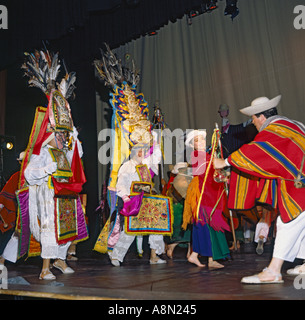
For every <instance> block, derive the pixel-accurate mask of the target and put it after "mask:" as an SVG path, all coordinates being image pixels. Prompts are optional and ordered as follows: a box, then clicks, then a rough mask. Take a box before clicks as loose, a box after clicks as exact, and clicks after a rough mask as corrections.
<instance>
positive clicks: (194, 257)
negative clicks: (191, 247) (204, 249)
mask: <svg viewBox="0 0 305 320" xmlns="http://www.w3.org/2000/svg"><path fill="white" fill-rule="evenodd" d="M187 260H188V262H190V263H193V264H195V265H196V266H198V267H200V268H203V267H205V264H202V263H201V262H200V261H199V259H198V254H196V253H194V252H193V253H192V254H191V255H190V256H189V258H188V259H187Z"/></svg>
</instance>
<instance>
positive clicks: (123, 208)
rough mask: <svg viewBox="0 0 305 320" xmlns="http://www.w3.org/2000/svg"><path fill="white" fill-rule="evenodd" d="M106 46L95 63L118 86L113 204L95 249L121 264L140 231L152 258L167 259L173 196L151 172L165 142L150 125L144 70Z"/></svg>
mask: <svg viewBox="0 0 305 320" xmlns="http://www.w3.org/2000/svg"><path fill="white" fill-rule="evenodd" d="M106 48H107V51H106V52H103V51H102V54H103V56H102V61H95V67H96V69H97V71H98V74H99V76H100V77H101V79H102V80H103V81H104V83H105V85H107V86H110V87H112V89H113V92H112V93H111V94H110V95H111V99H110V103H111V106H112V108H113V116H112V124H111V128H112V130H113V133H112V137H111V138H112V140H111V142H112V159H111V170H110V178H109V185H108V190H109V194H108V199H109V206H110V208H111V209H110V217H109V219H108V220H107V222H106V224H105V225H104V227H103V229H102V231H101V233H100V235H99V237H98V239H97V241H96V244H95V247H94V250H96V251H98V252H101V253H108V255H109V257H110V259H111V263H112V264H113V265H114V266H119V265H120V262H122V261H123V259H124V256H125V254H126V252H127V250H128V248H129V246H130V245H131V243H132V242H133V241H134V239H135V236H140V240H141V239H142V236H143V235H149V243H150V247H151V257H150V263H151V264H157V263H165V262H166V261H165V260H162V259H160V258H159V257H158V256H157V255H158V254H161V253H163V252H164V241H163V236H164V235H170V234H171V233H172V202H171V199H170V198H169V197H164V196H159V195H153V193H152V187H153V185H152V178H153V176H154V175H155V174H158V164H159V163H160V161H161V157H162V154H161V150H160V146H159V144H158V143H157V139H156V137H155V136H154V132H152V131H151V123H150V121H149V118H148V116H149V110H148V104H147V102H146V101H145V99H144V96H143V94H141V93H140V94H137V93H136V85H137V83H138V81H139V74H138V71H137V70H136V68H135V65H134V63H132V66H133V67H132V68H126V67H124V66H122V64H121V61H120V60H118V59H117V58H116V56H115V55H114V54H113V52H112V51H111V50H110V48H109V47H108V46H107V45H106ZM123 71H124V72H123ZM123 224H124V225H123ZM140 243H141V241H140Z"/></svg>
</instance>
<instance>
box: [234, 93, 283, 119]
mask: <svg viewBox="0 0 305 320" xmlns="http://www.w3.org/2000/svg"><path fill="white" fill-rule="evenodd" d="M281 98H282V96H281V95H279V96H277V97H275V98H273V99H271V100H270V99H268V98H267V97H260V98H256V99H255V100H253V101H252V103H251V106H250V107H247V108H244V109H241V110H239V111H240V112H241V113H242V114H245V115H246V116H250V117H251V116H253V115H254V114H258V113H261V112H264V111H267V110H269V109H272V108H275V107H277V106H278V104H279V103H280V101H281Z"/></svg>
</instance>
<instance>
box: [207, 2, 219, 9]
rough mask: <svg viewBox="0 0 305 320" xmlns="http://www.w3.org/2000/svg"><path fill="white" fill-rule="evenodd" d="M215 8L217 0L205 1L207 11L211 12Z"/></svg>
mask: <svg viewBox="0 0 305 320" xmlns="http://www.w3.org/2000/svg"><path fill="white" fill-rule="evenodd" d="M217 8H218V7H217V0H210V1H208V2H207V12H211V11H213V10H215V9H217Z"/></svg>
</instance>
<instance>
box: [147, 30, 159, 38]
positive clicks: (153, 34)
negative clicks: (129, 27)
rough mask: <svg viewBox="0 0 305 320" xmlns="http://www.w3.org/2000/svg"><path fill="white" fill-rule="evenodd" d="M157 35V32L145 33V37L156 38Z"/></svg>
mask: <svg viewBox="0 0 305 320" xmlns="http://www.w3.org/2000/svg"><path fill="white" fill-rule="evenodd" d="M157 34H158V32H157V31H150V32H148V33H147V35H148V36H149V37H152V36H156V35H157Z"/></svg>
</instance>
